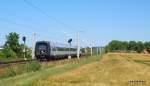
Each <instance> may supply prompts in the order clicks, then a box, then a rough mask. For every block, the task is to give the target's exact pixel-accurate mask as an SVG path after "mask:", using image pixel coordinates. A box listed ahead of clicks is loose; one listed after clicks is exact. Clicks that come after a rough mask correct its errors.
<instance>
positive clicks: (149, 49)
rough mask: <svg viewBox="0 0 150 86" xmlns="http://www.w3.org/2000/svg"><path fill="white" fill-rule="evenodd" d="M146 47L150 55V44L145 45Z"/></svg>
mask: <svg viewBox="0 0 150 86" xmlns="http://www.w3.org/2000/svg"><path fill="white" fill-rule="evenodd" d="M144 47H145V48H146V50H147V51H148V52H149V53H150V42H145V43H144Z"/></svg>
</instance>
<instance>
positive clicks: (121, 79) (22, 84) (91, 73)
mask: <svg viewBox="0 0 150 86" xmlns="http://www.w3.org/2000/svg"><path fill="white" fill-rule="evenodd" d="M149 64H150V55H144V54H126V53H122V54H120V53H109V54H106V55H104V56H103V58H101V59H100V56H93V57H90V58H87V59H82V60H80V61H77V62H74V63H68V64H63V65H58V66H55V67H52V68H48V69H45V70H41V71H38V72H33V73H29V74H24V75H21V76H16V77H13V78H9V79H5V80H0V86H150V73H149V72H150V65H149Z"/></svg>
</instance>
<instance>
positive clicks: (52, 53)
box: [35, 41, 81, 60]
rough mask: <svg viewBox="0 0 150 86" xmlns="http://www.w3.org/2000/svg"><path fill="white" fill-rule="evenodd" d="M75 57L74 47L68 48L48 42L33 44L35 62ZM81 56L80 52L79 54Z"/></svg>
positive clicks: (75, 50)
mask: <svg viewBox="0 0 150 86" xmlns="http://www.w3.org/2000/svg"><path fill="white" fill-rule="evenodd" d="M69 55H70V56H71V57H75V56H77V49H76V47H71V48H70V47H69V46H68V45H67V46H65V45H62V44H58V43H54V42H50V41H37V42H36V44H35V57H36V59H37V60H43V59H46V60H52V59H62V58H67V57H68V56H69ZM80 55H81V52H80Z"/></svg>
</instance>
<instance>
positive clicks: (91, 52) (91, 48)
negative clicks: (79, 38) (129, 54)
mask: <svg viewBox="0 0 150 86" xmlns="http://www.w3.org/2000/svg"><path fill="white" fill-rule="evenodd" d="M92 55H93V49H92V42H91V56H92Z"/></svg>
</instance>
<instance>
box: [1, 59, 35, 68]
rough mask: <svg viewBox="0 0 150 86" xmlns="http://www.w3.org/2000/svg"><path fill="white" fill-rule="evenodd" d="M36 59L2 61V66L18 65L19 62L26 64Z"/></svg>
mask: <svg viewBox="0 0 150 86" xmlns="http://www.w3.org/2000/svg"><path fill="white" fill-rule="evenodd" d="M33 61H36V60H19V61H9V62H1V61H0V67H8V66H11V65H17V64H25V63H27V62H33Z"/></svg>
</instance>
